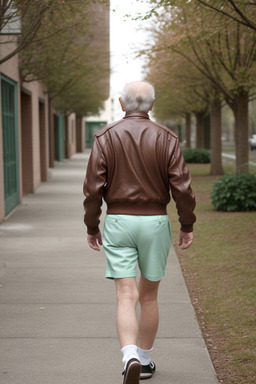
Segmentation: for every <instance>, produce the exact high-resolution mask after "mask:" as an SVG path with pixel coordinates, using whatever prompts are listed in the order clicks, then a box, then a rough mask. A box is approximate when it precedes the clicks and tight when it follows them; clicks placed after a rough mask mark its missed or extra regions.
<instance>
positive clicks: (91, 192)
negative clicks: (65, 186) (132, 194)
mask: <svg viewBox="0 0 256 384" xmlns="http://www.w3.org/2000/svg"><path fill="white" fill-rule="evenodd" d="M106 175H107V166H106V161H105V157H104V154H103V152H102V149H101V147H100V144H99V142H98V139H97V137H95V139H94V142H93V147H92V151H91V155H90V158H89V162H88V166H87V171H86V176H85V181H84V186H83V192H84V196H85V199H84V211H85V214H84V223H85V225H86V226H87V232H88V234H90V235H95V234H96V233H98V231H99V223H100V215H101V205H102V198H103V193H104V185H105V183H106Z"/></svg>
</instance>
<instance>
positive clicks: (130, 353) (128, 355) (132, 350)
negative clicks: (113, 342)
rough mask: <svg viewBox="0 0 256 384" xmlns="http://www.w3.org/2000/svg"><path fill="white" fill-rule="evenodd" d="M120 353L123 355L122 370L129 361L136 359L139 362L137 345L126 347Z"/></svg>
mask: <svg viewBox="0 0 256 384" xmlns="http://www.w3.org/2000/svg"><path fill="white" fill-rule="evenodd" d="M121 352H122V354H123V360H122V361H123V363H124V368H125V367H126V364H127V363H128V361H129V360H130V359H133V358H135V359H138V360H139V355H138V347H137V345H126V346H125V347H123V348H122V349H121Z"/></svg>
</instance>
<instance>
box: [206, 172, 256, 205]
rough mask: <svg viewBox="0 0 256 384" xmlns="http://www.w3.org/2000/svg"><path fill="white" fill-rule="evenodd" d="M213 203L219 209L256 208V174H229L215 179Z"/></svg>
mask: <svg viewBox="0 0 256 384" xmlns="http://www.w3.org/2000/svg"><path fill="white" fill-rule="evenodd" d="M211 198H212V204H213V206H214V207H215V208H216V209H217V210H218V211H228V212H231V211H254V210H256V175H253V174H249V175H245V174H227V175H224V176H222V177H221V178H220V179H219V180H217V181H215V184H214V187H213V191H212V195H211Z"/></svg>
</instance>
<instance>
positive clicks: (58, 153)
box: [54, 113, 64, 161]
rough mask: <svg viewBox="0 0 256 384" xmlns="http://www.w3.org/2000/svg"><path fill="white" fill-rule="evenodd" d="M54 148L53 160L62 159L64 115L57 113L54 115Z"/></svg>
mask: <svg viewBox="0 0 256 384" xmlns="http://www.w3.org/2000/svg"><path fill="white" fill-rule="evenodd" d="M54 147H55V148H54V149H55V160H57V161H63V159H64V115H63V114H62V113H59V114H58V115H54Z"/></svg>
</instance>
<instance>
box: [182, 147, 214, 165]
mask: <svg viewBox="0 0 256 384" xmlns="http://www.w3.org/2000/svg"><path fill="white" fill-rule="evenodd" d="M182 153H183V156H184V159H185V161H186V163H194V164H198V163H201V164H202V163H210V161H211V156H210V151H208V150H207V149H200V148H184V149H183V150H182Z"/></svg>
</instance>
